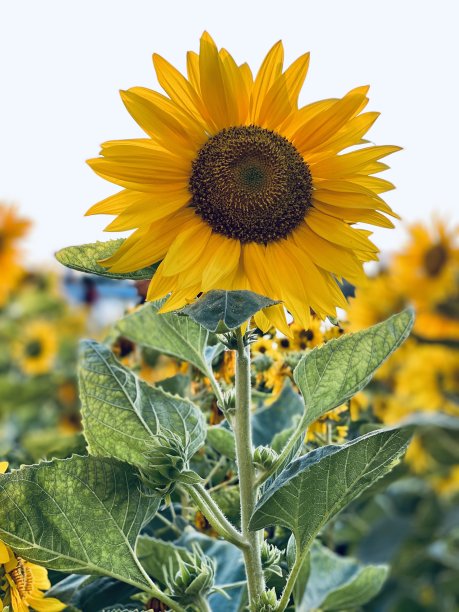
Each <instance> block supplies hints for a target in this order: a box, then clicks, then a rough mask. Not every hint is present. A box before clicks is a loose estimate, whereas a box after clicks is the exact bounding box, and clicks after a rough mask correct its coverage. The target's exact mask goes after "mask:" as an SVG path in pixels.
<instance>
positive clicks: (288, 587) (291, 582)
mask: <svg viewBox="0 0 459 612" xmlns="http://www.w3.org/2000/svg"><path fill="white" fill-rule="evenodd" d="M295 548H296V552H295V563H294V564H293V567H292V569H291V570H290V574H289V576H288V578H287V582H286V584H285V587H284V590H283V591H282V597H281V598H280V601H279V603H278V604H277V611H278V612H284V610H285V608H286V607H287V606H288V602H289V601H290V596H291V594H292V591H293V587H294V586H295V582H296V579H297V578H298V574H299V573H300V570H301V566H302V565H303V561H304V558H305V556H306V554H307V550H308V549H306V552H304V551H303V553H302V554H300V553H299V552H298V545H297V546H296V547H295Z"/></svg>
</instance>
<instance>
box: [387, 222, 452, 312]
mask: <svg viewBox="0 0 459 612" xmlns="http://www.w3.org/2000/svg"><path fill="white" fill-rule="evenodd" d="M392 277H393V282H394V285H395V287H396V289H397V290H398V291H399V292H400V293H401V294H402V295H405V296H407V297H408V298H409V299H410V300H412V301H413V302H414V303H415V305H416V306H418V307H420V308H424V307H426V306H429V305H435V304H438V303H439V302H441V301H442V300H446V299H447V298H448V297H449V296H450V295H451V291H452V290H453V288H454V287H456V286H457V282H458V277H459V226H458V227H453V228H451V229H448V228H447V227H446V224H445V223H444V222H443V221H441V220H439V219H436V220H433V222H432V223H431V224H430V226H426V225H424V224H422V223H417V224H415V225H413V226H412V227H411V228H410V242H409V244H408V246H407V248H405V249H404V250H403V251H402V252H401V253H399V254H397V255H396V256H395V257H394V260H393V264H392Z"/></svg>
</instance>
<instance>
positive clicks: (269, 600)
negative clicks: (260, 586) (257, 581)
mask: <svg viewBox="0 0 459 612" xmlns="http://www.w3.org/2000/svg"><path fill="white" fill-rule="evenodd" d="M276 610H277V595H276V589H274V588H272V589H269V591H264V593H262V594H261V595H259V596H258V597H257V599H256V600H255V601H254V602H253V604H252V605H251V607H250V611H251V612H276Z"/></svg>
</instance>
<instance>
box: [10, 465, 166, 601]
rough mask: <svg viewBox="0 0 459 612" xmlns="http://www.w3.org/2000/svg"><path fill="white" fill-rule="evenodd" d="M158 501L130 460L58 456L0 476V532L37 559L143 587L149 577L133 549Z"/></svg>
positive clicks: (59, 567) (31, 558) (24, 553)
mask: <svg viewBox="0 0 459 612" xmlns="http://www.w3.org/2000/svg"><path fill="white" fill-rule="evenodd" d="M147 493H148V494H147ZM159 502H160V497H159V495H157V494H154V493H152V492H147V491H144V490H143V489H142V487H141V485H140V481H139V476H138V473H136V471H134V470H133V469H132V467H130V466H129V465H127V464H124V463H120V462H119V461H116V460H114V459H107V458H98V457H79V456H74V457H72V458H71V459H64V460H59V459H56V460H53V461H50V462H43V463H39V464H38V465H33V466H25V467H22V468H21V469H19V470H15V471H13V472H11V473H8V474H4V475H3V476H1V477H0V537H1V539H2V540H3V541H5V542H6V543H7V544H9V545H10V546H11V547H12V548H14V549H16V550H18V551H20V554H21V556H23V557H24V558H25V559H28V560H29V561H33V562H34V563H39V564H41V565H44V566H46V567H48V568H51V569H55V570H60V571H63V572H75V573H85V574H93V575H101V574H102V575H106V576H111V577H114V578H117V579H118V580H121V581H123V582H128V583H130V584H134V585H136V586H138V588H141V589H145V588H149V587H150V586H151V583H150V581H149V579H148V577H147V576H146V574H145V572H144V570H143V568H142V567H141V565H140V563H139V562H138V560H137V558H136V556H135V553H134V548H135V543H136V539H137V536H138V534H139V532H140V529H141V528H142V526H143V525H144V523H145V522H147V521H148V520H150V519H151V518H152V516H153V515H154V513H155V512H156V511H157V509H158V506H159Z"/></svg>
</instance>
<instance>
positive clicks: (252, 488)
mask: <svg viewBox="0 0 459 612" xmlns="http://www.w3.org/2000/svg"><path fill="white" fill-rule="evenodd" d="M236 335H237V356H236V411H235V415H234V419H233V430H234V436H235V439H236V458H237V466H238V473H239V489H240V496H241V531H242V536H243V538H244V539H245V540H246V541H247V542H248V547H247V548H246V549H244V551H243V552H244V562H245V569H246V574H247V588H248V592H249V604H250V603H252V602H253V601H254V600H255V599H256V597H257V596H258V595H260V594H261V593H262V592H263V591H264V589H265V583H264V577H263V570H262V567H261V550H260V537H259V534H258V533H257V532H256V531H249V521H250V517H251V516H252V514H253V510H254V508H255V503H256V501H257V486H256V483H255V467H254V465H253V455H252V426H251V422H250V406H251V384H250V352H249V349H248V348H246V347H245V346H244V338H243V334H242V330H241V329H240V328H239V329H238V330H237V331H236Z"/></svg>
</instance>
